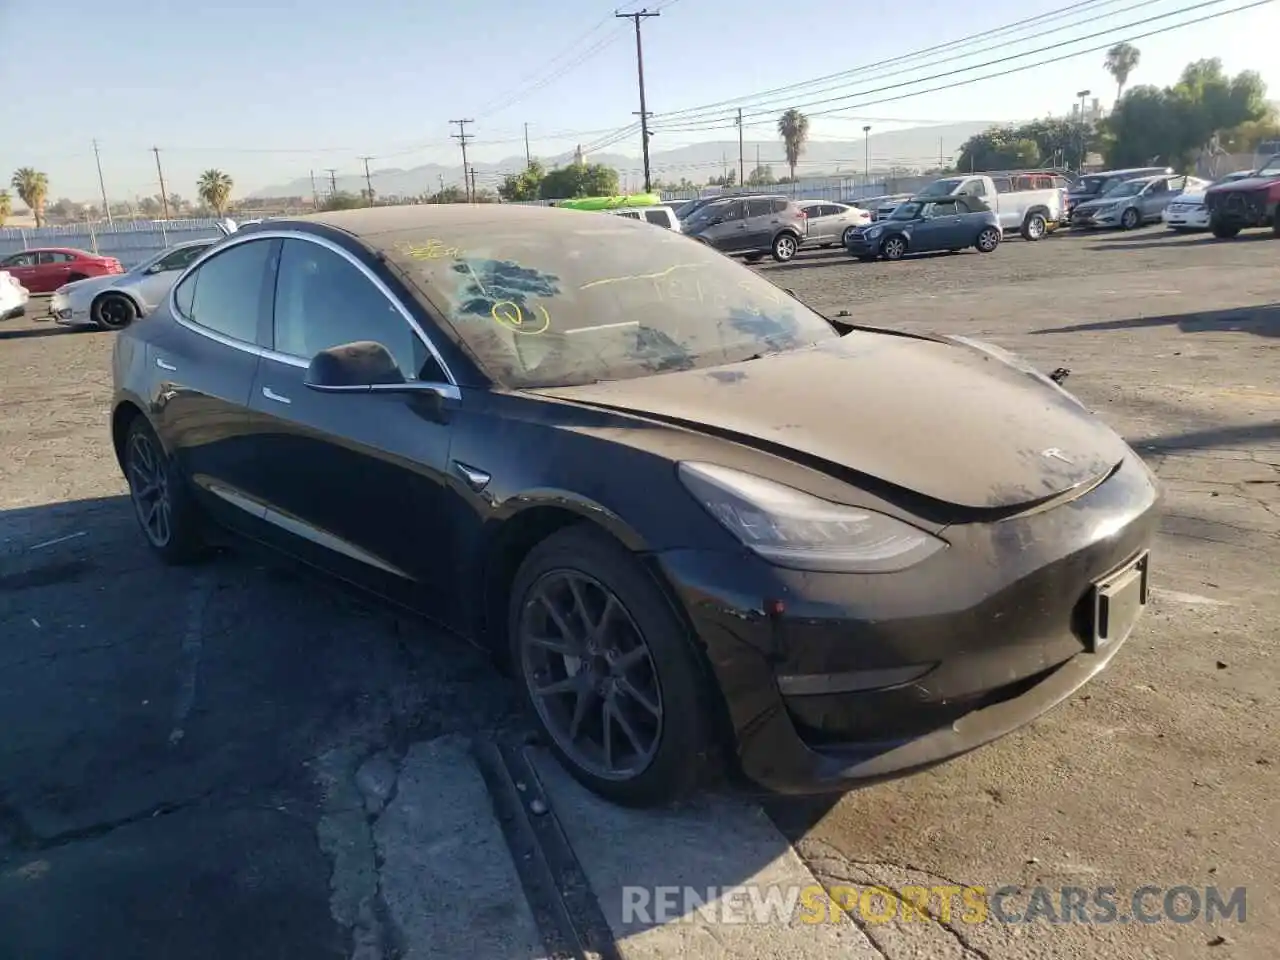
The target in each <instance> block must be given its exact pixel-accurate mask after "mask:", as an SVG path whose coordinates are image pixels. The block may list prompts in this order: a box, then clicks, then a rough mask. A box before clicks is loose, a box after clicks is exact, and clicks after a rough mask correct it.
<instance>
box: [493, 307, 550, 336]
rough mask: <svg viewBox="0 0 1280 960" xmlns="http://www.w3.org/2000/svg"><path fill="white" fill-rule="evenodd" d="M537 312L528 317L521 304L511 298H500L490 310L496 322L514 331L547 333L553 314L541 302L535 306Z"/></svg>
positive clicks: (528, 333) (532, 333) (536, 333)
mask: <svg viewBox="0 0 1280 960" xmlns="http://www.w3.org/2000/svg"><path fill="white" fill-rule="evenodd" d="M533 309H534V310H535V311H537V313H540V314H541V316H540V317H539V316H538V315H537V313H535V315H534V316H533V317H530V318H528V321H527V322H526V318H525V315H524V310H522V309H521V308H520V304H518V303H514V302H512V301H511V300H499V301H498V302H497V303H495V304H494V305H493V308H492V309H491V310H490V311H489V315H490V316H491V317H493V321H494V323H496V324H498V326H500V327H506V328H507V329H508V330H511V331H512V332H514V333H523V334H525V335H526V336H537V335H538V334H540V333H546V332H547V328H548V327H550V326H551V315H550V314H549V313H547V308H546V307H544V306H542V305H541V304H539V305H538V306H536V307H534V308H533Z"/></svg>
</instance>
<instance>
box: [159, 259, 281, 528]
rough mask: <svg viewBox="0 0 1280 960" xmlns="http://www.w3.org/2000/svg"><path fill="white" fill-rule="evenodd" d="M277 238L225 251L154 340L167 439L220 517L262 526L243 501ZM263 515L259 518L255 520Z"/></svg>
mask: <svg viewBox="0 0 1280 960" xmlns="http://www.w3.org/2000/svg"><path fill="white" fill-rule="evenodd" d="M278 250H279V241H277V240H272V239H269V238H268V239H260V240H251V241H247V242H242V243H238V244H234V245H232V246H230V247H227V248H226V249H224V250H221V251H219V252H218V253H216V254H215V255H214V256H212V257H210V258H209V259H208V260H206V261H204V262H203V263H201V264H200V265H199V266H197V267H196V269H195V270H194V271H192V272H191V273H190V274H188V275H187V276H186V277H185V278H184V279H183V281H182V283H180V284H179V285H178V287H177V289H176V290H174V305H175V307H176V309H175V311H174V319H175V321H176V322H175V323H173V324H171V325H169V327H168V329H166V330H165V331H164V332H162V333H159V334H157V335H156V337H155V338H154V339H153V340H152V341H151V345H150V354H149V356H148V358H147V362H148V363H149V364H151V365H152V368H153V370H152V376H153V378H154V379H153V381H152V382H153V384H154V391H153V396H152V397H150V398H149V399H150V400H151V402H152V405H153V409H154V410H155V411H156V413H155V416H154V422H155V425H156V429H157V431H158V432H159V434H160V438H161V440H162V441H163V443H164V444H165V447H166V448H167V449H168V450H169V451H170V452H171V453H172V454H173V455H174V456H175V457H176V458H177V459H178V460H179V462H180V463H181V465H182V467H183V471H184V473H185V474H186V475H187V476H188V477H190V478H191V480H192V484H193V486H194V488H195V492H196V496H197V497H198V498H199V499H200V501H201V502H202V503H203V505H204V506H205V508H206V509H207V510H209V511H210V512H211V513H213V514H215V515H216V516H217V517H218V518H219V519H220V520H222V521H223V522H225V523H226V524H228V525H229V526H232V527H234V528H236V529H238V530H241V531H243V532H247V533H250V534H253V533H256V528H257V524H256V523H255V516H254V514H255V511H254V508H253V505H252V504H251V503H249V502H247V501H246V500H245V491H246V489H247V488H248V487H249V486H250V484H251V477H252V474H253V471H254V469H255V462H256V457H255V451H254V449H253V444H252V438H251V437H250V435H249V431H248V427H249V411H248V406H249V393H250V390H251V389H252V387H253V377H254V374H255V373H256V372H257V369H258V362H259V354H260V352H261V345H262V337H263V333H264V331H265V330H266V329H267V327H268V325H269V324H268V318H269V317H270V312H269V311H270V304H271V290H272V285H273V282H274V279H275V265H276V259H277V256H278ZM257 519H260V518H257Z"/></svg>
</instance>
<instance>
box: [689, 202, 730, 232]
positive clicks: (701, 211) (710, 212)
mask: <svg viewBox="0 0 1280 960" xmlns="http://www.w3.org/2000/svg"><path fill="white" fill-rule="evenodd" d="M728 204H729V201H728V200H716V201H714V202H712V203H708V204H707V205H706V206H704V207H699V208H698V209H697V210H695V211H693V213H691V214H689V216H688V217H686V220H687V221H688V224H689V226H694V225H695V224H699V223H702V222H704V221H706V220H710V219H711V218H712V217H714V216H716V215H717V214H721V213H724V208H725V207H726V206H727V205H728Z"/></svg>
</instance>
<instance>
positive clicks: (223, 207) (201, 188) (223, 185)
mask: <svg viewBox="0 0 1280 960" xmlns="http://www.w3.org/2000/svg"><path fill="white" fill-rule="evenodd" d="M233 186H235V181H233V180H232V179H231V177H230V176H228V175H227V174H225V173H223V172H222V171H221V170H216V169H209V170H206V171H205V172H204V173H202V174H200V179H199V180H198V181H196V194H197V195H198V196H199V197H200V201H201V202H202V203H203V204H204V205H205V206H207V207H210V208H211V209H212V210H213V212H214V213H216V214H217V215H218V216H222V215H223V214H224V213H226V212H227V204H228V202H229V201H230V200H231V188H232V187H233Z"/></svg>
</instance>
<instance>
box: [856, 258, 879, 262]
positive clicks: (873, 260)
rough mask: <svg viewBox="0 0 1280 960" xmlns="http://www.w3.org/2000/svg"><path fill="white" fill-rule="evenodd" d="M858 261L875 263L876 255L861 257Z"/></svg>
mask: <svg viewBox="0 0 1280 960" xmlns="http://www.w3.org/2000/svg"><path fill="white" fill-rule="evenodd" d="M858 262H859V263H875V262H876V258H875V257H859V258H858Z"/></svg>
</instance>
